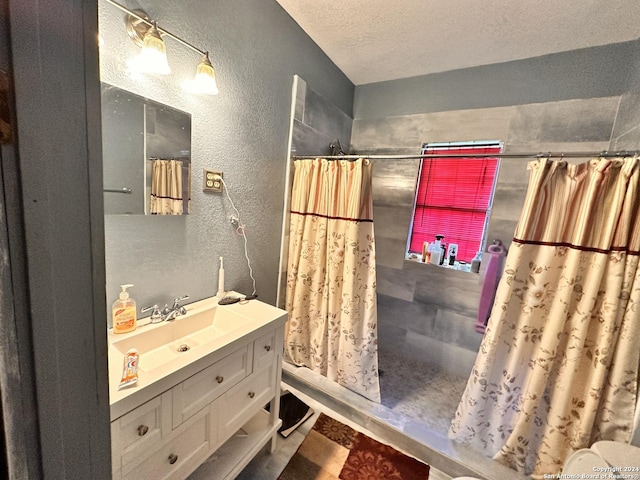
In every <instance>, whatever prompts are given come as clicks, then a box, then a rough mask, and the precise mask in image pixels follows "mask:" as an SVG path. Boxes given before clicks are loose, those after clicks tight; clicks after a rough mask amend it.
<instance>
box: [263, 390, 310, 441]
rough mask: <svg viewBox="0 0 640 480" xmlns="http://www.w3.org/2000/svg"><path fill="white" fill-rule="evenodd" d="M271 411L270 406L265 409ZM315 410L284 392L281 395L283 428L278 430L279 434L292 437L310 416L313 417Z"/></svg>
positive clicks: (289, 393)
mask: <svg viewBox="0 0 640 480" xmlns="http://www.w3.org/2000/svg"><path fill="white" fill-rule="evenodd" d="M265 409H266V410H267V411H269V404H267V406H266V407H265ZM313 413H314V412H313V408H311V407H309V405H307V404H306V403H304V402H303V401H302V400H300V399H299V398H298V397H296V396H295V395H294V394H293V393H291V392H287V391H285V392H283V393H282V395H280V419H281V420H282V426H281V427H280V428H279V429H278V433H279V434H280V435H282V436H283V437H284V438H287V437H288V436H289V435H291V434H292V433H293V432H294V431H295V429H296V428H298V427H299V426H300V425H302V424H303V423H304V422H305V421H306V420H307V419H308V418H309V417H310V416H312V415H313Z"/></svg>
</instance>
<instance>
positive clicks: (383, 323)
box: [378, 315, 407, 351]
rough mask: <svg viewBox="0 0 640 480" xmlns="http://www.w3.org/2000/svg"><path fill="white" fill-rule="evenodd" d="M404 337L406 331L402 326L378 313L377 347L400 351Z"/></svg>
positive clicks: (405, 336)
mask: <svg viewBox="0 0 640 480" xmlns="http://www.w3.org/2000/svg"><path fill="white" fill-rule="evenodd" d="M406 338H407V331H406V330H405V329H404V328H401V327H397V326H395V325H394V324H393V323H391V322H390V319H389V318H387V317H385V316H381V315H378V346H379V348H386V349H389V350H397V351H402V348H403V347H404V344H405V340H406Z"/></svg>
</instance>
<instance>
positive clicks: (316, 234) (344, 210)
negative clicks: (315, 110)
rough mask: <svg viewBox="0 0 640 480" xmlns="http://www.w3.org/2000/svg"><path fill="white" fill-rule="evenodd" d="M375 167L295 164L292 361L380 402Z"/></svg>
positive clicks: (289, 294) (288, 336) (289, 299)
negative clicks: (375, 242)
mask: <svg viewBox="0 0 640 480" xmlns="http://www.w3.org/2000/svg"><path fill="white" fill-rule="evenodd" d="M371 171H372V165H371V164H370V162H369V161H368V160H365V159H359V160H357V161H354V162H350V161H346V160H340V161H329V160H324V159H305V160H296V161H295V175H294V180H293V190H292V199H291V228H290V242H289V257H288V258H289V265H288V269H287V291H286V309H287V311H288V312H289V319H288V321H287V325H286V328H285V352H286V355H287V357H288V359H289V360H290V361H291V362H292V363H294V364H296V365H300V366H306V367H308V368H310V369H311V370H313V371H316V372H318V373H320V374H322V375H324V376H326V377H327V378H329V379H330V380H333V381H335V382H337V383H339V384H340V385H342V386H344V387H347V388H349V389H350V390H353V391H355V392H357V393H359V394H361V395H363V396H364V397H367V398H369V399H371V400H373V401H376V402H380V387H379V382H378V334H377V314H376V266H375V244H374V236H373V215H372V211H373V201H372V197H371Z"/></svg>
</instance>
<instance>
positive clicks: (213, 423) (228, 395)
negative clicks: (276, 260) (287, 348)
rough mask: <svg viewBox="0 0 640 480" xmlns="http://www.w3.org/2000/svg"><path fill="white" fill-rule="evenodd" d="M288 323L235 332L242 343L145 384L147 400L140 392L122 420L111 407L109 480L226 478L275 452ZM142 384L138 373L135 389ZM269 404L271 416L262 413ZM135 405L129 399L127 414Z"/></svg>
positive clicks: (281, 321)
mask: <svg viewBox="0 0 640 480" xmlns="http://www.w3.org/2000/svg"><path fill="white" fill-rule="evenodd" d="M225 308H226V307H225ZM270 308H272V309H273V308H274V307H270ZM276 310H277V309H276ZM240 311H242V310H240ZM279 312H282V311H280V310H279ZM285 318H286V315H280V316H279V317H278V318H276V319H273V320H271V321H268V322H265V321H263V322H261V323H262V325H261V326H260V327H259V328H256V329H255V330H253V331H249V332H248V333H246V330H244V331H240V332H239V333H238V335H236V336H238V337H239V338H237V339H232V341H228V342H227V343H224V344H221V346H220V347H219V348H217V349H216V350H215V351H213V352H210V353H208V354H206V355H204V356H202V357H200V358H197V360H195V361H194V362H192V363H189V364H188V365H185V366H183V367H182V368H180V369H179V370H177V371H175V372H172V373H171V374H170V375H167V376H166V378H162V379H159V380H156V381H154V382H152V383H150V384H149V386H150V388H149V389H148V391H147V393H146V395H142V393H143V392H144V390H145V389H144V386H143V385H141V387H143V388H141V389H140V395H138V397H139V398H140V399H141V400H144V401H143V403H141V404H138V405H137V406H135V407H134V408H131V409H130V410H128V411H126V413H123V412H121V411H120V410H122V408H118V409H115V408H114V404H113V403H112V417H113V412H114V410H115V411H116V412H117V413H116V415H117V418H112V422H111V443H112V464H113V465H112V471H113V478H114V479H122V480H125V479H126V480H129V479H131V480H133V479H136V480H142V479H149V480H160V479H185V478H187V477H189V475H192V474H193V475H192V476H191V477H189V478H190V479H192V478H193V479H194V480H195V479H198V478H203V479H204V478H207V479H216V480H219V479H225V478H229V479H231V478H235V476H236V475H237V474H238V473H239V472H240V471H242V469H243V468H244V467H245V466H246V465H247V463H249V461H250V460H251V459H252V458H253V457H254V456H255V454H256V453H258V452H259V451H260V449H261V448H262V447H263V446H264V445H266V444H267V443H268V442H269V441H271V442H272V444H271V448H272V449H273V448H274V447H275V437H276V433H277V430H278V428H279V427H280V425H281V420H280V419H279V418H278V413H279V395H280V378H281V371H282V370H281V368H282V366H281V361H282V350H283V336H284V321H285ZM186 320H188V319H186ZM196 338H197V337H196ZM143 359H144V356H143V355H142V354H141V365H144V364H143V363H142V362H143ZM143 377H144V371H143V370H141V372H140V381H139V382H140V383H144V381H143V380H144V378H143ZM167 380H169V382H168V383H167ZM151 386H153V388H151ZM159 390H162V391H161V392H159ZM151 394H153V396H152V397H151V398H148V399H147V397H149V395H151ZM268 403H270V408H269V411H270V412H271V413H269V412H267V411H266V410H264V407H265V405H266V404H268ZM134 404H135V402H132V401H131V400H129V401H128V402H127V404H126V407H125V409H128V408H129V406H131V405H134Z"/></svg>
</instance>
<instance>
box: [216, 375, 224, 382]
mask: <svg viewBox="0 0 640 480" xmlns="http://www.w3.org/2000/svg"><path fill="white" fill-rule="evenodd" d="M216 382H218V383H222V382H224V377H221V376H220V375H218V376H217V377H216Z"/></svg>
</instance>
